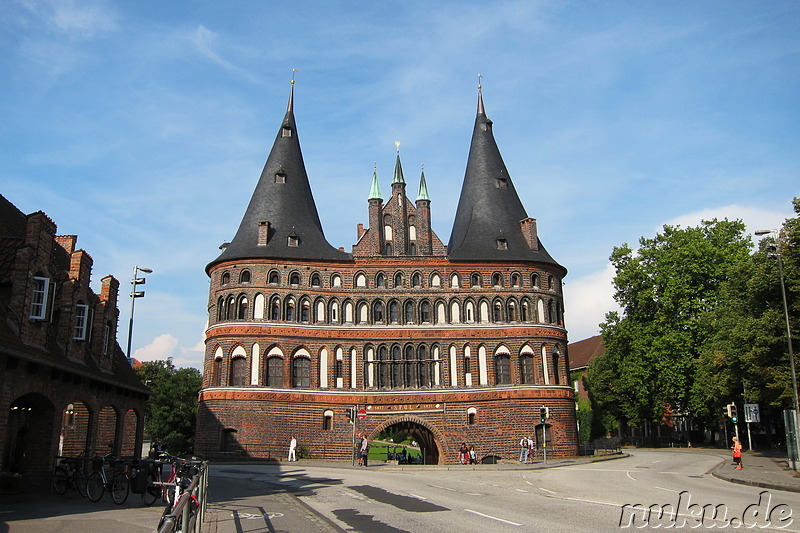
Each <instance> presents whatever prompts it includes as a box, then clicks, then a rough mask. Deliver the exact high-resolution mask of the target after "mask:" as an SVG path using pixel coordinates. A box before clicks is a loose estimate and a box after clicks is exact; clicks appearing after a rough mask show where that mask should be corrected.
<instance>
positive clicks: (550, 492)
mask: <svg viewBox="0 0 800 533" xmlns="http://www.w3.org/2000/svg"><path fill="white" fill-rule="evenodd" d="M539 490H543V491H545V492H546V493H548V494H558V493H557V492H554V491H552V490H547V489H543V488H542V487H539Z"/></svg>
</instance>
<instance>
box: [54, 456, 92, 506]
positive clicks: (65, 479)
mask: <svg viewBox="0 0 800 533" xmlns="http://www.w3.org/2000/svg"><path fill="white" fill-rule="evenodd" d="M86 484H87V476H86V473H85V472H84V459H83V458H81V457H61V458H60V459H59V464H58V465H56V467H55V468H53V490H54V491H55V493H56V494H59V495H64V494H66V492H67V490H69V489H70V487H75V490H77V491H78V494H80V495H81V498H85V497H86Z"/></svg>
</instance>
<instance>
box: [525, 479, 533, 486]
mask: <svg viewBox="0 0 800 533" xmlns="http://www.w3.org/2000/svg"><path fill="white" fill-rule="evenodd" d="M525 483H527V484H528V485H531V486H533V483H531V482H530V481H528V480H527V479H526V480H525Z"/></svg>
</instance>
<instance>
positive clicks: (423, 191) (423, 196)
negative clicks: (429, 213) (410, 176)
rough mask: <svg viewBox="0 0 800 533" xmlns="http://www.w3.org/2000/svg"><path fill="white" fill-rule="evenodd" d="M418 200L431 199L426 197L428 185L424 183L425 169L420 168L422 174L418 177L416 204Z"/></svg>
mask: <svg viewBox="0 0 800 533" xmlns="http://www.w3.org/2000/svg"><path fill="white" fill-rule="evenodd" d="M420 200H427V201H429V202H430V201H431V197H430V196H428V184H427V183H425V167H424V166H423V167H422V173H421V174H420V176H419V193H418V194H417V202H419V201H420Z"/></svg>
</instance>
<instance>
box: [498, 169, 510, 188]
mask: <svg viewBox="0 0 800 533" xmlns="http://www.w3.org/2000/svg"><path fill="white" fill-rule="evenodd" d="M495 186H496V187H497V188H498V189H506V188H508V176H506V175H505V173H504V172H503V171H502V170H501V171H500V175H499V176H497V181H496V182H495Z"/></svg>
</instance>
